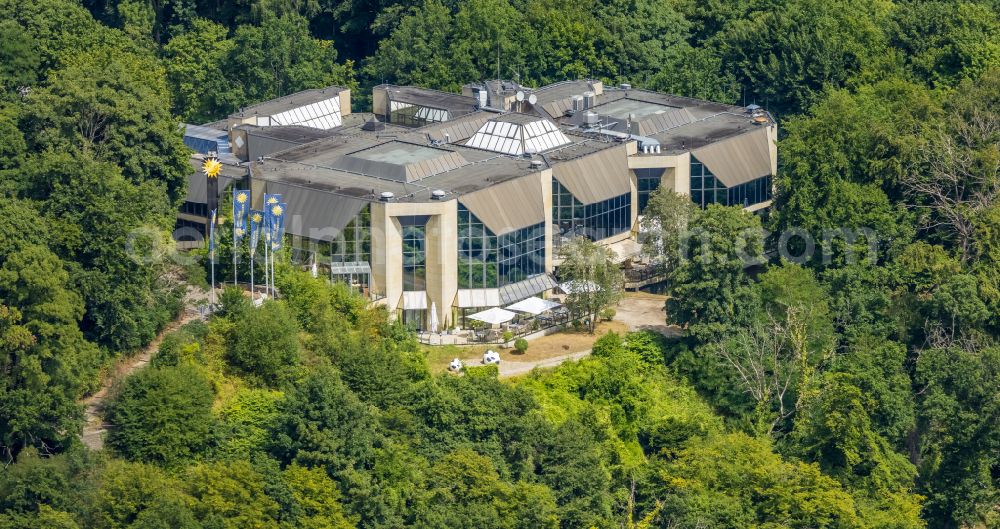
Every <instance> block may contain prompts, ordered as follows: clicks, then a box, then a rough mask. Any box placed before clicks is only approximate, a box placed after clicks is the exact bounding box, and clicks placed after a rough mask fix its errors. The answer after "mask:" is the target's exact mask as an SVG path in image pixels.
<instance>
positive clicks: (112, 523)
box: [88, 460, 199, 529]
mask: <svg viewBox="0 0 1000 529" xmlns="http://www.w3.org/2000/svg"><path fill="white" fill-rule="evenodd" d="M94 495H95V498H94V505H93V506H92V508H91V512H90V513H89V515H88V522H89V523H88V527H93V528H94V529H125V528H130V529H135V528H139V527H142V528H150V529H152V528H153V527H158V526H157V525H154V522H156V521H159V522H160V523H163V524H171V522H172V525H169V526H170V527H181V528H184V529H188V528H191V529H193V528H195V527H199V526H197V525H196V522H195V520H194V515H193V513H191V511H190V509H189V508H188V507H187V505H188V503H189V502H190V501H191V498H190V497H188V496H187V495H186V494H184V492H183V483H182V482H181V481H180V480H177V479H176V478H173V477H171V476H168V475H167V474H166V473H165V472H164V471H163V470H161V469H159V468H158V467H155V466H153V465H148V464H144V463H130V462H124V461H119V460H113V461H110V462H108V464H107V465H106V466H104V467H103V468H102V469H101V474H100V487H99V488H98V489H97V490H96V491H95V492H94Z"/></svg>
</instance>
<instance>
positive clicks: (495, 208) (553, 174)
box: [178, 80, 777, 328]
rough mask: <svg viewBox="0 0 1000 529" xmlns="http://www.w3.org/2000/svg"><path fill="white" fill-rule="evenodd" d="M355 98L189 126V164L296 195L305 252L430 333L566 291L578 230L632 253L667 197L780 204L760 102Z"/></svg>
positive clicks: (197, 185)
mask: <svg viewBox="0 0 1000 529" xmlns="http://www.w3.org/2000/svg"><path fill="white" fill-rule="evenodd" d="M350 101H351V95H350V91H349V90H347V89H345V88H341V87H328V88H325V89H322V90H310V91H306V92H300V93H297V94H293V95H290V96H286V97H283V98H280V99H276V100H273V101H268V102H265V103H262V104H260V105H255V106H253V107H248V108H244V109H241V110H240V111H239V112H237V113H234V114H233V115H231V116H230V117H229V118H228V119H226V120H222V121H219V122H216V123H209V124H206V125H200V126H194V125H191V126H188V127H187V133H186V135H185V142H186V143H187V144H188V145H189V146H191V147H192V149H195V150H196V151H199V152H198V153H197V154H195V155H194V156H193V158H192V167H194V168H196V167H198V166H199V165H200V162H201V158H203V157H204V156H208V155H215V156H218V157H219V158H220V160H221V161H223V162H224V164H225V168H224V170H223V172H222V174H221V175H220V178H219V186H218V187H219V194H220V196H223V195H224V194H225V190H226V188H227V186H229V185H237V186H239V187H240V188H243V189H250V190H251V194H252V197H253V198H252V200H253V204H254V206H255V207H259V206H260V205H261V201H262V199H263V195H264V193H278V194H281V195H283V199H284V201H285V202H286V203H287V204H288V215H289V216H288V218H287V220H286V230H287V233H288V234H289V235H290V236H292V239H293V240H292V247H293V248H294V249H295V251H296V252H297V257H298V258H299V259H301V260H302V261H304V262H307V263H309V264H312V263H313V262H315V263H317V265H318V268H319V269H320V270H322V271H323V273H324V274H329V275H330V277H331V278H333V279H336V280H344V281H349V282H351V283H352V284H354V285H355V286H357V287H358V288H359V289H361V290H362V291H363V292H364V293H365V294H366V295H368V296H369V297H370V298H371V299H373V300H377V302H379V303H383V304H385V305H386V306H387V307H388V308H389V310H390V311H393V312H394V313H396V314H397V315H398V316H399V317H400V318H402V319H403V320H404V321H405V322H407V323H408V324H412V325H413V326H415V327H418V328H423V327H425V326H427V325H429V322H431V321H437V322H440V323H441V325H442V326H445V327H450V326H452V325H457V324H459V323H460V321H461V319H462V317H463V316H464V315H465V314H467V313H469V312H470V311H476V310H480V309H482V308H485V307H491V306H498V305H507V304H510V303H513V302H516V301H519V300H521V299H524V298H526V297H529V296H533V295H538V294H541V293H543V292H546V291H548V290H550V289H552V288H554V287H555V286H556V281H555V279H554V272H555V269H556V267H557V265H558V259H557V258H556V256H557V254H558V248H559V246H560V245H561V244H562V243H564V242H565V241H567V240H569V239H570V238H572V237H576V236H584V237H588V238H590V239H592V240H594V241H597V242H599V243H601V244H604V245H607V246H609V247H611V248H613V249H614V250H615V251H616V253H617V254H618V255H620V256H621V257H622V258H623V259H627V258H630V257H633V255H632V254H634V253H636V252H637V249H638V244H636V242H635V237H636V235H637V231H638V221H639V219H640V218H641V216H642V213H643V210H644V208H645V207H646V203H647V201H648V198H649V195H650V193H651V192H652V191H654V190H655V189H657V188H660V187H666V188H670V189H672V190H674V191H676V192H678V193H682V194H686V195H689V196H690V197H691V199H692V200H693V201H694V202H695V203H696V204H698V205H700V206H706V205H708V204H713V203H718V204H725V205H738V206H742V207H744V208H745V209H747V210H749V211H756V210H761V209H763V208H766V207H768V206H769V205H770V203H771V196H772V176H773V175H774V174H775V171H776V165H777V150H776V139H777V125H776V124H775V122H774V121H773V120H772V119H771V117H770V115H769V114H767V113H766V112H764V111H762V110H761V109H759V108H757V107H748V108H743V107H736V106H731V105H725V104H721V103H713V102H709V101H701V100H697V99H691V98H684V97H677V96H671V95H667V94H661V93H657V92H651V91H647V90H639V89H633V88H631V87H630V86H628V85H622V86H619V87H615V88H606V87H604V86H603V84H602V83H601V82H600V81H594V80H580V81H567V82H562V83H556V84H553V85H549V86H544V87H541V88H537V89H531V88H526V87H523V86H520V85H518V84H516V83H513V82H510V81H488V82H485V83H473V84H469V85H467V86H465V87H463V90H462V93H461V94H454V93H447V92H439V91H435V90H426V89H422V88H415V87H400V86H392V85H380V86H376V87H375V88H374V89H373V91H372V112H371V113H353V112H352V109H351V108H350ZM206 189H207V188H206V183H205V179H204V177H203V176H202V175H200V173H197V172H195V173H193V174H192V176H191V179H190V185H189V189H188V196H187V200H186V202H185V204H184V206H183V207H182V209H181V211H180V213H179V214H178V223H179V224H180V225H182V226H184V227H186V228H188V229H198V227H199V226H202V227H203V226H204V222H205V219H206V217H207V204H208V203H209V202H211V201H210V200H209V197H208V196H207V192H206ZM431 312H433V313H434V318H432V317H431V316H430V313H431Z"/></svg>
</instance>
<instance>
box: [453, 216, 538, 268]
mask: <svg viewBox="0 0 1000 529" xmlns="http://www.w3.org/2000/svg"><path fill="white" fill-rule="evenodd" d="M544 273H545V223H539V224H535V225H534V226H528V227H526V228H521V229H519V230H515V231H512V232H510V233H505V234H503V235H499V236H497V235H494V234H493V232H492V231H490V229H489V228H487V227H486V225H484V224H483V223H482V222H481V221H480V220H479V219H478V218H477V217H476V216H475V215H474V214H473V213H472V212H471V211H469V210H468V209H466V207H465V206H464V205H462V204H461V203H459V205H458V288H499V287H502V286H504V285H509V284H511V283H516V282H518V281H522V280H524V279H527V278H529V277H531V276H534V275H538V274H544Z"/></svg>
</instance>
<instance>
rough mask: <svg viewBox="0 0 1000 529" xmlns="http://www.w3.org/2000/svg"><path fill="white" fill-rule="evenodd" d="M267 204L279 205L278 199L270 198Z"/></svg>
mask: <svg viewBox="0 0 1000 529" xmlns="http://www.w3.org/2000/svg"><path fill="white" fill-rule="evenodd" d="M267 203H268V204H277V203H278V199H277V198H274V197H269V198H268V199H267Z"/></svg>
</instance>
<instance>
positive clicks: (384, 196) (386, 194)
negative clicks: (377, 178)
mask: <svg viewBox="0 0 1000 529" xmlns="http://www.w3.org/2000/svg"><path fill="white" fill-rule="evenodd" d="M394 196H396V195H394V194H393V193H392V191H383V192H382V194H380V195H379V196H378V199H379V200H381V201H382V202H388V201H390V200H392V197H394Z"/></svg>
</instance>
